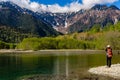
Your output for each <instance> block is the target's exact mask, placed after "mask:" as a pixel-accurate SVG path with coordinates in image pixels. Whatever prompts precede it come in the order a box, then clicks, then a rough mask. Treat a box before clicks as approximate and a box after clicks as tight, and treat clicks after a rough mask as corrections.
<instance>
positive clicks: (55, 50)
mask: <svg viewBox="0 0 120 80" xmlns="http://www.w3.org/2000/svg"><path fill="white" fill-rule="evenodd" d="M83 51H84V52H88V51H89V52H95V51H101V52H102V51H104V50H89V49H87V50H82V49H46V50H37V51H34V50H20V49H0V53H13V52H14V53H29V52H83Z"/></svg>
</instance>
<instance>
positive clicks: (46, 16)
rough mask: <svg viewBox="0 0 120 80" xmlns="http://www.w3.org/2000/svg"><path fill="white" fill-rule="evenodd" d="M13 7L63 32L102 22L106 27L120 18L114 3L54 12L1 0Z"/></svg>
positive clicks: (84, 28)
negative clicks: (86, 8)
mask: <svg viewBox="0 0 120 80" xmlns="http://www.w3.org/2000/svg"><path fill="white" fill-rule="evenodd" d="M1 5H2V6H4V7H6V9H7V7H8V6H9V7H11V9H12V8H13V9H16V10H17V11H18V12H21V13H23V14H29V15H32V16H33V17H35V18H37V19H39V20H41V21H43V22H44V23H45V24H48V25H52V27H53V28H54V29H56V30H57V31H59V32H61V33H64V34H66V33H71V32H81V31H85V30H86V29H87V30H89V29H90V28H91V27H92V26H93V25H94V24H100V25H101V27H104V26H105V25H106V24H107V23H112V24H114V23H116V22H117V21H119V20H120V9H118V8H117V7H116V6H114V5H112V6H110V7H108V6H106V5H99V4H98V5H95V6H93V7H92V8H91V9H89V10H80V11H78V12H68V13H52V12H45V11H41V12H40V11H39V12H33V11H31V10H29V9H26V8H21V7H19V6H18V5H16V4H14V3H12V2H1V3H0V10H1V9H2V6H1Z"/></svg>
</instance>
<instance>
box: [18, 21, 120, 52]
mask: <svg viewBox="0 0 120 80" xmlns="http://www.w3.org/2000/svg"><path fill="white" fill-rule="evenodd" d="M107 44H110V45H111V46H112V48H113V49H120V45H119V44H120V22H118V23H117V24H115V25H112V24H110V23H109V24H107V25H106V26H105V27H104V28H101V27H100V25H98V24H96V25H94V26H93V27H92V28H91V29H90V30H89V31H86V32H82V33H77V32H76V33H73V34H68V35H61V36H58V37H54V38H53V37H44V38H26V39H24V40H23V41H22V42H21V43H20V44H19V45H18V46H17V48H18V49H25V50H29V49H31V50H40V49H100V50H102V49H105V47H106V45H107Z"/></svg>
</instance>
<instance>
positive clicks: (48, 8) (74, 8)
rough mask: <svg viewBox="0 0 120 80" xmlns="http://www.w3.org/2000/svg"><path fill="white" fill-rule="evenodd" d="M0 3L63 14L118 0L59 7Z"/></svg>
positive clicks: (90, 0)
mask: <svg viewBox="0 0 120 80" xmlns="http://www.w3.org/2000/svg"><path fill="white" fill-rule="evenodd" d="M0 1H12V2H13V3H16V4H17V5H19V6H20V7H23V8H27V9H30V10H32V11H35V12H36V11H38V12H40V11H49V12H53V13H57V12H59V13H64V12H75V11H79V10H80V9H89V8H91V7H92V6H94V5H95V4H107V3H114V2H116V1H118V0H82V3H79V1H73V2H72V3H70V4H67V5H65V6H60V5H58V4H53V5H44V4H39V3H37V2H31V1H30V0H0Z"/></svg>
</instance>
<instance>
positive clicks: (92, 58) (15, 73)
mask: <svg viewBox="0 0 120 80" xmlns="http://www.w3.org/2000/svg"><path fill="white" fill-rule="evenodd" d="M119 57H120V56H118V55H114V57H113V63H118V62H120V60H119ZM105 60H106V57H105V55H104V54H92V55H91V54H77V55H74V54H69V53H68V52H65V53H64V55H61V54H59V53H56V54H24V53H23V54H6V55H4V54H0V80H16V79H17V78H19V77H22V76H26V75H35V74H42V75H44V74H45V75H46V74H47V75H57V76H56V77H57V78H59V77H60V75H65V76H66V77H70V73H71V72H73V71H74V72H77V71H78V72H79V73H81V74H83V73H85V72H87V70H88V69H89V67H94V66H100V65H105V64H106V61H105Z"/></svg>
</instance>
